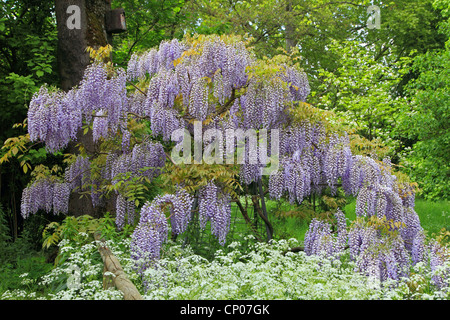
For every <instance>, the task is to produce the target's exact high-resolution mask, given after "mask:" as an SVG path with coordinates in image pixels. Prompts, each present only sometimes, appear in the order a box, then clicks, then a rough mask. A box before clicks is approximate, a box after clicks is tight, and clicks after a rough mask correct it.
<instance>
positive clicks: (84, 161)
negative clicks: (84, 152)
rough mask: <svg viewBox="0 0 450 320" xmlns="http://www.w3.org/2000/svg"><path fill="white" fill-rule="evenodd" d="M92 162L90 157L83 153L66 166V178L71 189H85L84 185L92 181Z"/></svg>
mask: <svg viewBox="0 0 450 320" xmlns="http://www.w3.org/2000/svg"><path fill="white" fill-rule="evenodd" d="M90 169H91V162H90V160H89V158H87V157H83V156H81V155H79V156H77V157H76V159H75V161H74V162H73V163H72V164H71V165H70V166H68V167H67V168H66V171H65V173H64V180H65V181H66V182H67V183H68V184H69V186H70V189H71V190H75V189H78V190H80V191H81V190H83V188H84V186H86V185H87V184H89V183H91V172H90Z"/></svg>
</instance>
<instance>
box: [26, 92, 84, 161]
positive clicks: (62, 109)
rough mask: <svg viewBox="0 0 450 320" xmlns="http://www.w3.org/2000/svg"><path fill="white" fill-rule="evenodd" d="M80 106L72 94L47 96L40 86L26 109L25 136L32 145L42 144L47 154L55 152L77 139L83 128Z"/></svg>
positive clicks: (48, 93)
mask: <svg viewBox="0 0 450 320" xmlns="http://www.w3.org/2000/svg"><path fill="white" fill-rule="evenodd" d="M79 108H80V107H79V104H78V101H77V99H76V98H75V93H74V92H73V91H70V92H68V93H67V94H65V93H63V92H60V91H55V92H50V91H49V90H48V88H47V87H46V86H42V87H41V88H40V90H39V91H38V92H37V93H35V94H34V95H33V97H32V99H31V102H30V105H29V108H28V133H29V134H30V140H31V141H44V142H45V146H46V149H47V150H48V151H49V152H52V153H53V152H56V151H58V150H60V149H62V148H64V147H66V146H67V144H68V143H69V141H70V140H71V139H76V134H77V131H78V129H79V128H80V127H81V124H82V116H81V112H80V109H79Z"/></svg>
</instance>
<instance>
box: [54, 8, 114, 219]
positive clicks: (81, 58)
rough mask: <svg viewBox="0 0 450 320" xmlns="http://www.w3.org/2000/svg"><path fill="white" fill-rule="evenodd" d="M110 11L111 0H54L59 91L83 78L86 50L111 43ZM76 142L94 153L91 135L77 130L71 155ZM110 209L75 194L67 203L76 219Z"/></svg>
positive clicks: (74, 151)
mask: <svg viewBox="0 0 450 320" xmlns="http://www.w3.org/2000/svg"><path fill="white" fill-rule="evenodd" d="M69 7H70V8H69ZM110 8H111V3H110V0H55V12H56V21H57V30H58V50H57V62H58V72H59V76H60V86H61V89H62V90H64V91H69V90H70V89H71V88H72V87H74V86H77V85H79V83H80V81H81V80H82V79H83V74H84V71H85V69H86V67H87V66H88V65H89V63H90V57H89V53H88V52H87V51H86V48H87V47H88V46H90V47H92V48H94V49H98V48H99V47H102V46H106V45H107V44H108V43H109V42H110V35H108V34H107V33H106V28H105V15H106V12H107V11H108V10H110ZM77 143H81V144H83V145H84V146H85V147H86V150H95V146H94V143H93V140H92V133H91V132H89V133H88V134H86V135H84V134H83V132H82V131H81V130H80V132H78V135H77V141H76V142H73V143H71V144H69V147H68V149H69V152H70V153H75V154H77V153H79V152H78V149H77V148H76V144H77ZM111 208H112V202H111V201H109V202H108V203H107V207H102V208H94V207H93V205H92V201H91V198H90V196H83V197H81V198H80V194H78V193H73V194H72V195H71V197H70V200H69V214H71V215H75V216H79V215H83V214H88V215H91V216H94V217H99V216H101V215H102V214H103V212H105V211H106V210H107V209H111Z"/></svg>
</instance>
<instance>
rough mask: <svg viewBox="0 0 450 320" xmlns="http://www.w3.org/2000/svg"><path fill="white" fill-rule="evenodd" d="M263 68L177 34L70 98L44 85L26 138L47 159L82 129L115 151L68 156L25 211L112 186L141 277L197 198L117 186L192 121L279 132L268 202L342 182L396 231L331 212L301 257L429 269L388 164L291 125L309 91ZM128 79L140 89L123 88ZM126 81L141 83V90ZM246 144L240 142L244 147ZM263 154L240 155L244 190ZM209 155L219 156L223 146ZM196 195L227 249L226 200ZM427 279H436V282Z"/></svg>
mask: <svg viewBox="0 0 450 320" xmlns="http://www.w3.org/2000/svg"><path fill="white" fill-rule="evenodd" d="M260 66H261V61H259V60H258V59H256V57H255V56H254V55H253V54H252V52H251V51H249V50H248V49H247V48H246V45H245V43H244V42H242V41H234V40H233V41H230V40H227V39H226V38H224V37H205V38H200V39H197V40H195V41H179V40H176V39H174V40H171V41H163V42H162V43H161V44H160V45H159V47H158V48H154V49H151V50H149V51H148V52H145V53H142V54H133V55H132V56H131V58H130V60H129V62H128V66H127V70H126V71H125V70H123V69H120V68H118V69H114V70H112V68H111V67H110V66H108V65H106V64H104V63H101V62H95V63H93V64H91V65H90V66H89V67H88V68H87V69H86V71H85V74H84V78H83V80H82V81H81V83H80V85H79V86H77V87H74V88H73V89H71V90H70V91H68V92H61V91H58V90H53V89H50V88H48V87H46V86H43V87H42V88H41V89H40V90H39V92H37V93H36V94H35V95H34V96H33V98H32V100H31V103H30V106H29V110H28V132H29V135H30V140H31V141H33V142H43V143H45V147H46V148H47V150H48V151H49V152H57V151H60V150H62V149H64V148H66V147H67V146H68V145H69V143H70V142H71V141H75V140H76V139H77V137H78V135H79V132H80V130H85V131H86V130H88V131H89V130H91V131H92V140H93V143H94V144H96V145H101V144H102V143H103V142H105V141H113V145H114V147H113V148H112V149H111V150H109V152H108V153H107V155H102V156H99V155H98V154H97V155H92V154H91V155H89V156H86V155H83V156H82V155H79V156H77V157H75V158H74V160H73V161H72V162H71V163H70V164H69V166H68V167H67V168H66V170H65V173H64V175H63V176H61V177H59V178H52V179H50V178H48V179H47V178H46V179H39V180H36V181H33V182H32V183H31V184H30V185H29V186H28V187H27V188H25V189H24V191H23V196H22V203H21V212H22V215H23V216H24V217H27V216H29V215H30V214H34V213H36V212H37V211H38V210H44V211H47V212H53V213H55V214H56V213H65V214H67V213H68V210H69V209H68V208H69V206H68V202H69V198H70V194H71V193H72V192H76V191H84V192H90V195H91V199H92V204H93V206H98V205H100V204H101V203H102V199H103V198H104V197H106V196H107V192H105V189H104V188H102V187H101V186H102V185H105V184H109V185H111V186H113V188H114V187H117V189H115V192H113V194H114V195H115V197H116V212H115V214H116V224H117V227H118V228H119V229H121V228H123V227H124V226H125V224H127V223H128V224H134V223H136V224H137V226H136V229H135V230H134V233H133V236H132V246H131V250H132V257H133V258H134V259H135V260H136V261H141V264H140V267H139V268H140V269H141V270H143V269H145V268H146V267H148V266H149V263H151V261H154V260H156V259H158V258H159V256H160V250H161V246H162V244H163V243H164V241H165V240H166V239H167V237H168V233H169V230H171V232H172V233H174V234H181V233H183V232H184V231H185V230H186V229H187V225H188V224H189V222H190V220H191V216H192V205H193V203H194V196H193V195H192V194H191V193H189V192H188V191H187V190H185V189H183V188H182V187H178V188H177V190H176V192H174V193H173V194H166V195H162V196H157V197H156V198H155V199H153V201H147V202H145V204H144V205H143V206H142V207H141V208H140V209H139V208H138V207H137V206H136V202H135V201H133V199H129V198H127V196H126V195H125V194H122V193H121V192H120V190H119V189H120V188H119V187H118V186H120V185H121V184H122V182H124V181H131V179H132V178H136V177H138V178H145V179H147V181H152V180H153V179H155V178H156V177H158V176H159V175H161V174H162V173H163V171H164V168H165V164H166V162H167V161H168V160H169V158H168V157H167V153H166V150H165V146H167V143H169V142H170V141H171V137H172V134H173V133H174V132H175V130H178V129H187V131H188V132H189V133H190V134H194V130H195V127H194V126H193V125H192V123H193V122H194V121H201V122H202V124H204V125H203V127H202V129H201V132H200V134H202V136H203V134H204V133H205V132H206V130H208V129H211V128H215V129H216V130H219V131H221V132H222V133H223V134H222V135H221V137H222V139H225V136H226V134H225V132H226V130H227V129H235V130H238V129H243V130H246V129H254V130H259V131H260V132H261V130H262V129H266V130H268V131H270V130H279V141H270V139H269V142H268V144H269V146H268V147H269V148H268V149H269V150H271V148H270V147H271V144H272V143H275V142H278V143H279V154H278V155H277V156H278V157H279V164H280V169H279V170H277V171H275V172H273V173H272V174H271V175H270V177H269V181H268V191H269V196H270V197H271V198H272V199H276V200H279V199H281V198H282V197H286V198H287V199H288V200H289V201H290V202H291V203H297V204H300V203H302V201H303V200H304V199H305V198H307V197H309V196H310V195H311V194H320V193H322V192H323V191H324V190H325V189H326V188H330V189H331V192H333V193H335V192H336V191H337V188H338V187H341V188H342V190H344V192H345V193H346V194H347V195H353V196H355V197H356V214H357V216H358V217H366V218H367V219H370V218H372V217H376V218H377V219H384V220H383V221H389V222H390V223H393V225H394V227H393V230H390V232H388V233H386V232H385V233H383V232H380V230H379V229H377V227H374V226H371V225H367V224H364V223H363V222H361V221H360V220H358V221H359V222H358V223H355V224H353V225H352V226H351V227H347V226H346V220H345V216H344V214H343V213H342V211H340V210H338V212H337V213H336V220H337V224H336V225H337V227H336V228H335V229H336V230H334V231H333V228H334V227H333V226H332V225H331V224H330V223H329V222H325V221H320V220H317V219H314V220H313V221H312V222H311V225H310V229H309V231H308V233H307V234H306V237H305V251H306V252H307V253H308V254H325V255H327V256H334V257H339V255H340V254H342V253H343V252H344V251H346V250H348V251H349V252H350V256H351V258H352V259H354V260H355V261H357V266H358V267H357V268H358V271H360V272H362V273H365V274H367V275H371V276H376V277H377V278H379V279H381V280H385V279H388V278H390V279H398V278H399V277H402V276H404V275H406V274H407V271H406V270H407V269H408V266H409V264H410V263H411V259H412V263H418V262H420V261H424V260H425V259H429V260H430V264H431V265H432V268H438V266H439V265H441V264H442V261H441V260H442V259H441V260H440V258H439V257H438V256H439V254H438V253H439V252H440V249H439V248H438V246H437V245H436V244H433V245H431V247H430V246H428V247H427V246H426V245H425V239H424V236H423V230H422V228H421V226H420V221H419V218H418V216H417V214H416V213H415V211H414V192H412V191H411V190H406V189H408V188H407V187H405V186H402V185H401V184H400V183H399V182H398V181H397V179H396V176H395V175H393V174H392V168H391V164H390V160H389V159H387V158H386V159H384V160H383V161H382V162H379V161H377V160H376V159H373V158H371V157H368V156H362V155H355V154H352V151H351V148H350V142H349V137H348V136H347V135H345V134H343V135H338V134H335V133H330V132H327V130H326V128H325V127H324V125H323V124H322V123H320V122H316V123H313V122H309V121H303V122H301V123H295V124H293V122H292V121H291V120H292V118H291V115H290V113H289V107H291V106H295V105H296V104H298V103H301V102H304V101H305V100H306V98H307V96H308V95H309V93H310V87H309V83H308V80H307V77H306V74H305V73H304V72H303V71H302V70H301V69H299V68H298V67H297V66H295V65H289V64H284V63H281V64H278V65H276V66H273V68H268V69H270V70H272V71H270V72H269V71H267V72H266V73H264V72H261V71H260V70H259V67H260ZM129 83H132V84H133V86H134V87H135V88H137V89H136V90H134V91H133V92H131V93H128V90H127V84H129ZM134 83H138V84H142V83H146V84H147V85H148V86H147V89H140V88H139V87H138V86H136V85H134ZM130 121H132V122H137V123H143V122H144V123H146V124H148V132H147V133H146V134H145V135H144V136H139V137H137V136H135V134H134V132H133V131H132V128H131V126H129V123H130ZM86 128H87V129H86ZM215 139H216V140H215V141H216V142H217V139H221V138H220V137H215ZM207 143H211V141H209V140H207V141H204V145H203V146H202V147H204V148H205V147H206V146H207ZM245 143H246V145H247V146H248V144H249V141H248V140H247V141H246V142H245ZM221 145H225V140H224V141H223V143H222V144H221ZM260 147H261V146H256V149H257V151H258V152H256V154H252V153H250V152H249V148H246V153H245V154H244V155H243V159H244V160H245V161H244V163H242V164H240V170H239V181H240V182H241V183H242V184H247V185H249V184H251V183H253V182H259V181H261V180H262V170H261V169H262V168H263V167H264V166H265V164H266V161H265V160H266V159H267V157H271V156H275V155H274V154H271V151H269V153H268V154H262V153H261V152H259V150H260ZM216 152H218V153H221V156H222V155H223V156H224V158H226V156H227V155H226V154H225V149H223V148H222V149H220V150H218V151H216ZM233 156H234V155H233ZM99 159H102V161H99ZM99 164H100V165H99ZM95 170H97V172H94V171H95ZM405 190H406V191H405ZM196 196H197V198H198V199H197V200H198V214H199V221H200V225H201V227H205V226H206V224H207V222H208V221H209V222H210V224H211V232H212V234H214V235H215V236H216V237H217V239H218V240H219V243H221V244H224V243H225V242H226V236H227V233H228V230H229V229H230V217H231V201H232V199H231V195H230V194H228V193H227V192H225V191H224V189H223V188H222V187H221V186H220V183H217V182H216V181H214V180H212V181H209V183H208V184H207V185H203V186H202V187H201V188H200V189H199V190H197V193H196ZM138 213H139V215H138ZM169 220H170V223H169V222H168V221H169ZM391 231H392V232H391ZM435 282H436V284H437V285H442V284H443V280H442V279H441V278H436V279H435Z"/></svg>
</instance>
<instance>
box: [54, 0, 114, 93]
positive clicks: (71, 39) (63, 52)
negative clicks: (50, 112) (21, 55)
mask: <svg viewBox="0 0 450 320" xmlns="http://www.w3.org/2000/svg"><path fill="white" fill-rule="evenodd" d="M70 5H75V6H78V8H80V20H81V21H80V29H77V28H73V29H70V28H69V26H68V20H69V19H70V18H71V16H72V13H71V12H69V13H68V12H67V9H68V7H69V6H70ZM110 8H111V5H110V3H109V2H108V1H105V0H56V1H55V12H56V22H57V30H58V50H57V61H58V71H59V75H60V82H61V89H62V90H64V91H68V90H70V89H71V88H72V87H74V86H76V85H78V84H79V83H80V81H81V79H82V78H83V74H84V70H85V69H86V67H87V66H88V64H89V61H90V59H89V54H88V53H87V52H86V48H87V47H88V46H90V47H93V48H94V49H97V48H99V47H101V46H106V45H107V44H108V35H107V33H106V28H105V14H106V11H107V10H109V9H110Z"/></svg>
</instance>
